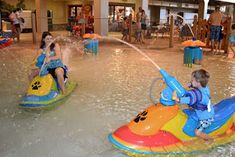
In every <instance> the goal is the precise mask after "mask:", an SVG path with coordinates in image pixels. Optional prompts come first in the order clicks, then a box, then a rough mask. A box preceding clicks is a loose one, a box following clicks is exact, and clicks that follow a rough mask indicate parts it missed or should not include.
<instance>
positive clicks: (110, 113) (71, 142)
mask: <svg viewBox="0 0 235 157" xmlns="http://www.w3.org/2000/svg"><path fill="white" fill-rule="evenodd" d="M35 49H36V48H34V47H29V48H24V49H22V48H19V46H14V45H13V46H11V47H8V48H6V49H2V50H0V73H1V74H0V75H1V77H0V87H1V88H0V100H1V101H0V124H1V127H0V156H1V157H32V156H33V157H65V156H66V157H77V156H79V157H124V156H126V155H125V154H122V153H121V152H120V151H118V150H116V149H114V148H113V147H112V146H111V144H110V143H109V141H108V139H107V135H108V134H109V133H111V132H113V131H115V130H116V129H117V128H118V127H120V126H122V125H123V124H126V123H128V122H129V121H130V120H131V119H132V118H134V117H135V116H136V115H137V114H138V113H139V112H140V111H142V110H144V109H145V108H146V107H148V106H149V105H151V101H150V99H149V89H150V85H151V82H152V80H153V79H154V78H156V77H160V74H159V72H158V70H157V69H156V68H155V67H154V66H153V65H152V64H151V63H150V62H149V61H148V60H147V59H146V58H144V57H143V56H141V55H140V54H139V53H137V52H136V51H135V50H133V49H132V48H129V47H128V46H126V45H124V44H120V43H117V42H110V41H109V42H105V41H104V42H103V44H101V46H100V48H99V54H98V55H97V56H96V57H95V56H92V55H90V54H88V55H81V53H80V52H79V50H80V49H75V48H71V49H67V50H66V53H68V54H69V62H68V66H69V69H70V71H69V74H70V79H71V80H74V81H76V82H77V83H78V86H77V88H76V89H75V91H74V92H73V93H72V94H71V96H70V97H69V98H68V99H67V100H66V101H65V103H63V104H62V105H60V106H58V107H56V108H54V109H52V110H49V111H37V112H32V111H31V112H29V111H25V110H22V109H21V108H19V107H18V106H17V104H18V103H19V101H20V99H21V97H22V96H23V95H24V94H25V91H26V89H27V85H28V78H27V74H28V73H29V65H30V63H31V62H32V59H33V57H34V56H35V54H36V53H35ZM62 50H63V48H62ZM143 52H145V53H146V54H147V55H148V56H150V58H152V59H153V60H154V61H155V62H156V63H157V64H158V65H159V66H160V67H161V68H163V69H165V70H166V71H167V72H169V73H170V74H171V75H173V76H175V77H176V78H177V79H178V80H179V81H180V82H181V83H182V84H183V85H184V84H186V83H187V82H188V81H189V80H190V76H191V72H192V71H193V70H195V69H198V68H205V69H206V70H208V71H209V72H210V74H211V78H210V83H209V86H210V89H211V98H212V101H213V103H216V102H218V101H220V100H221V99H223V98H227V97H230V96H233V95H234V93H235V79H234V77H235V61H234V60H231V61H228V60H227V59H226V58H224V57H223V56H211V55H204V61H203V65H202V66H194V67H193V68H188V67H185V66H183V63H182V61H183V51H182V50H181V49H180V47H176V48H173V49H160V50H158V49H157V48H156V49H143ZM67 59H68V58H67ZM161 89H162V87H161V82H158V83H157V85H156V88H154V90H153V93H152V94H153V95H154V96H155V99H156V100H157V99H158V98H159V93H160V90H161ZM234 149H235V143H232V144H229V145H227V146H225V147H221V148H218V149H216V150H213V151H212V152H211V153H210V154H202V155H200V156H201V157H202V156H203V157H204V156H216V157H217V156H218V157H219V156H226V157H228V156H231V157H232V156H235V150H234Z"/></svg>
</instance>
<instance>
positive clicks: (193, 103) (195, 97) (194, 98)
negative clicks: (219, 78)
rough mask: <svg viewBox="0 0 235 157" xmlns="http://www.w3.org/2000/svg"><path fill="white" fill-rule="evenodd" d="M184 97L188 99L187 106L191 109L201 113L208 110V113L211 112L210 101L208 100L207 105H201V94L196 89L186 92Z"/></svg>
mask: <svg viewBox="0 0 235 157" xmlns="http://www.w3.org/2000/svg"><path fill="white" fill-rule="evenodd" d="M185 96H187V97H189V98H190V102H189V104H188V105H189V106H190V107H192V108H193V109H195V110H201V111H205V110H208V112H210V111H211V108H210V105H211V101H210V100H209V102H208V104H207V105H205V104H202V103H201V101H202V92H201V91H200V90H199V89H197V88H194V89H192V90H189V91H187V92H186V94H185Z"/></svg>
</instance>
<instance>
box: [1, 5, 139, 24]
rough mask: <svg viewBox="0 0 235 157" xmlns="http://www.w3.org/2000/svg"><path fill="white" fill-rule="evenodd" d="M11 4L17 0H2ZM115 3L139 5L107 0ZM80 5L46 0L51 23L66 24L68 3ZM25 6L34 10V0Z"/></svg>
mask: <svg viewBox="0 0 235 157" xmlns="http://www.w3.org/2000/svg"><path fill="white" fill-rule="evenodd" d="M4 1H6V2H7V3H9V4H11V5H14V6H15V5H16V3H17V0H4ZM109 2H115V3H118V2H119V3H133V4H136V5H137V7H138V6H140V5H141V2H140V0H126V1H123V0H109ZM74 4H76V5H80V4H82V0H48V1H47V9H48V10H52V11H53V24H66V23H67V17H68V5H74ZM25 6H26V9H28V10H35V8H36V6H35V0H25Z"/></svg>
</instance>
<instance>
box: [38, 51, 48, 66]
mask: <svg viewBox="0 0 235 157" xmlns="http://www.w3.org/2000/svg"><path fill="white" fill-rule="evenodd" d="M45 58H46V53H45V52H44V51H43V52H42V53H41V54H40V55H39V56H38V58H37V62H36V64H35V65H36V66H37V67H38V68H41V67H42V65H43V63H44V59H45Z"/></svg>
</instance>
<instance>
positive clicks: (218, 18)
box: [208, 5, 223, 54]
mask: <svg viewBox="0 0 235 157" xmlns="http://www.w3.org/2000/svg"><path fill="white" fill-rule="evenodd" d="M222 18H223V14H222V13H221V12H220V6H219V5H216V6H215V11H214V12H213V13H212V14H211V15H210V17H209V19H208V22H209V24H210V25H211V27H210V40H211V51H212V53H213V54H216V53H217V50H218V48H219V40H220V33H221V22H222ZM214 49H215V51H214Z"/></svg>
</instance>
